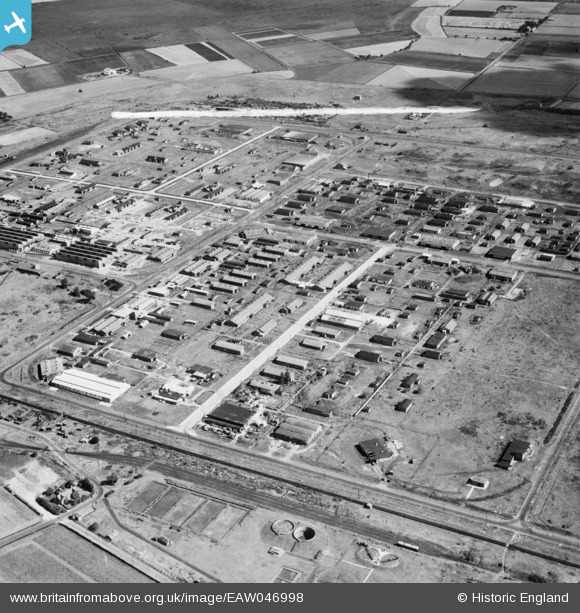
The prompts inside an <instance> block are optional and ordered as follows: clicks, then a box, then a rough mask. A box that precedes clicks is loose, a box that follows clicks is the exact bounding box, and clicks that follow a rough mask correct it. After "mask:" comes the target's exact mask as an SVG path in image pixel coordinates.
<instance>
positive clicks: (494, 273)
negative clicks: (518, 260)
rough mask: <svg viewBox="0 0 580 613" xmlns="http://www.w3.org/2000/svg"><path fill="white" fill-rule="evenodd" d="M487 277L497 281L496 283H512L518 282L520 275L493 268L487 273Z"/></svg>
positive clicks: (513, 271) (511, 271)
mask: <svg viewBox="0 0 580 613" xmlns="http://www.w3.org/2000/svg"><path fill="white" fill-rule="evenodd" d="M487 276H488V277H489V278H490V279H495V280H496V281H504V282H510V283H511V282H513V281H515V280H516V277H517V276H518V273H517V271H515V270H502V269H501V268H492V269H491V270H490V271H489V272H488V273H487Z"/></svg>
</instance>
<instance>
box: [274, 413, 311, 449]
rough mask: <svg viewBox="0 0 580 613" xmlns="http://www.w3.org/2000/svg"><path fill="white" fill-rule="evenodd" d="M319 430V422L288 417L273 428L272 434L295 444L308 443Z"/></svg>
mask: <svg viewBox="0 0 580 613" xmlns="http://www.w3.org/2000/svg"><path fill="white" fill-rule="evenodd" d="M320 430H322V426H321V425H320V424H316V423H313V422H311V421H306V420H304V419H300V418H298V417H288V418H286V420H285V421H283V422H282V423H281V424H280V425H279V426H278V427H277V428H276V429H275V430H274V434H273V436H274V438H280V439H282V440H285V441H289V442H291V443H296V444H297V445H308V443H310V442H311V441H312V439H313V438H314V437H315V436H316V435H317V434H318V433H319V432H320Z"/></svg>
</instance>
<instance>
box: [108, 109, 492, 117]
mask: <svg viewBox="0 0 580 613" xmlns="http://www.w3.org/2000/svg"><path fill="white" fill-rule="evenodd" d="M479 110H480V109H479V108H478V107H470V106H449V107H441V106H426V107H417V106H397V107H392V108H387V107H367V108H363V107H355V108H350V109H342V108H334V107H325V108H314V109H312V108H310V109H296V108H283V109H280V108H276V109H232V110H231V111H216V110H215V109H196V110H191V109H189V110H186V109H183V110H173V111H138V112H131V111H113V112H112V113H111V117H112V118H113V119H146V118H149V119H164V118H175V117H194V118H198V117H213V118H223V119H231V118H235V117H302V116H317V117H319V116H321V115H324V116H331V117H334V116H336V115H352V116H359V115H406V114H408V113H421V114H431V113H437V114H439V115H457V114H460V113H474V112H476V111H479Z"/></svg>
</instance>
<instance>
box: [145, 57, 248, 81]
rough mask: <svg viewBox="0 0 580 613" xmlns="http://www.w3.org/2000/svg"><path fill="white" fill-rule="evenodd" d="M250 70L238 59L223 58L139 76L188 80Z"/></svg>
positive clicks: (161, 69) (160, 69) (242, 72)
mask: <svg viewBox="0 0 580 613" xmlns="http://www.w3.org/2000/svg"><path fill="white" fill-rule="evenodd" d="M251 72H252V69H251V68H250V67H248V66H246V65H245V64H244V63H242V62H240V61H239V60H224V61H223V62H219V63H218V62H205V61H204V63H200V64H189V65H186V66H171V67H169V68H159V69H157V70H147V71H145V72H142V73H141V76H143V77H154V78H158V79H167V80H168V81H190V80H192V79H208V78H218V77H228V76H234V75H241V74H248V73H251Z"/></svg>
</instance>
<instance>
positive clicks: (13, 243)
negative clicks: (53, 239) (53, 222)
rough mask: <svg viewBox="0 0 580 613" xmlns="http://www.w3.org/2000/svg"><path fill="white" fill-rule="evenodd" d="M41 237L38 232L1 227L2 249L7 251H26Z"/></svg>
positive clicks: (0, 244) (0, 245)
mask: <svg viewBox="0 0 580 613" xmlns="http://www.w3.org/2000/svg"><path fill="white" fill-rule="evenodd" d="M40 237H41V234H39V233H38V232H31V231H30V230H20V229H17V228H7V227H5V226H0V249H4V250H5V251H17V252H21V251H25V250H26V249H28V248H29V247H30V246H31V245H32V244H33V243H34V242H35V241H36V240H38V239H39V238H40Z"/></svg>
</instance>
